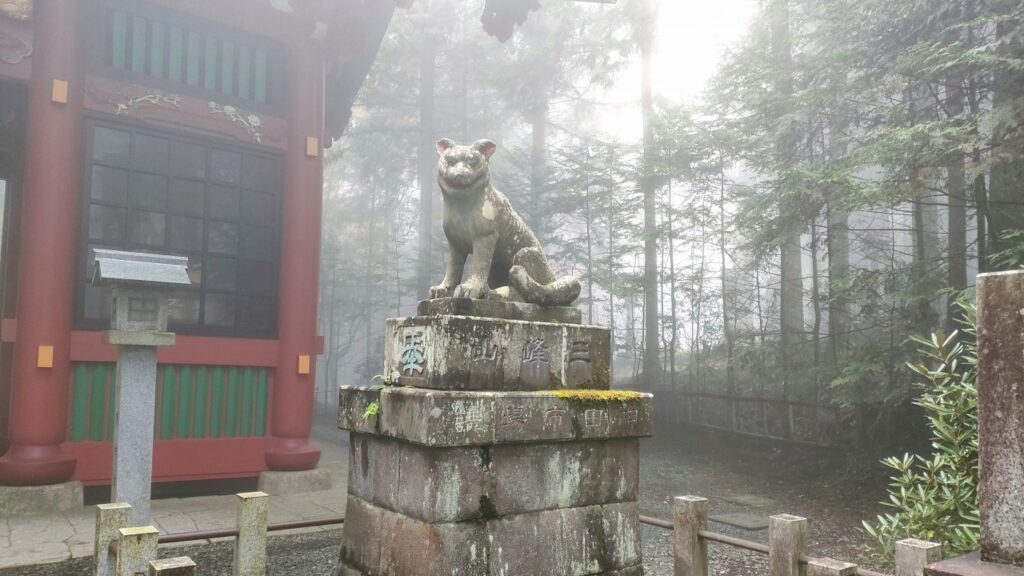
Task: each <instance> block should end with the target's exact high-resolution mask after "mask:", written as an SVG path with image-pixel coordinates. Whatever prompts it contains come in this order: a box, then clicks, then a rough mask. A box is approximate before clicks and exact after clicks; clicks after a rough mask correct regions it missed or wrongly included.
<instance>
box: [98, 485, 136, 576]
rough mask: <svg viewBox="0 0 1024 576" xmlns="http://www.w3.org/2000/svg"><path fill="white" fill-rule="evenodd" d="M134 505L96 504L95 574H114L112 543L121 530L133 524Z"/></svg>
mask: <svg viewBox="0 0 1024 576" xmlns="http://www.w3.org/2000/svg"><path fill="white" fill-rule="evenodd" d="M131 515H132V506H131V504H128V503H126V502H115V503H113V504H100V505H98V506H96V541H95V545H94V547H93V555H92V573H93V576H114V568H115V565H114V564H115V561H116V559H115V558H112V557H111V555H110V545H111V544H112V543H114V542H117V540H118V538H120V536H121V533H120V532H119V530H120V529H121V528H125V527H127V526H129V525H130V524H131Z"/></svg>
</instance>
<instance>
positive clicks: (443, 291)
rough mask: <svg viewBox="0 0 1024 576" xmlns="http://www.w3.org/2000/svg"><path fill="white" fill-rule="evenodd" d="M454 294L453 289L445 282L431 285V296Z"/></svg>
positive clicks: (447, 296) (448, 296)
mask: <svg viewBox="0 0 1024 576" xmlns="http://www.w3.org/2000/svg"><path fill="white" fill-rule="evenodd" d="M451 295H452V289H451V287H449V286H445V285H444V284H438V285H437V286H431V287H430V297H431V298H450V297H451Z"/></svg>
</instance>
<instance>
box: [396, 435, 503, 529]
mask: <svg viewBox="0 0 1024 576" xmlns="http://www.w3.org/2000/svg"><path fill="white" fill-rule="evenodd" d="M483 450H484V449H481V448H427V447H424V446H416V445H413V444H403V445H402V449H401V456H400V463H399V475H400V477H401V478H402V481H401V482H399V485H398V502H397V505H396V506H395V508H394V509H395V510H398V511H400V512H402V513H403V514H407V515H409V516H412V517H413V518H418V519H420V520H424V521H426V522H457V521H461V520H469V519H473V518H479V517H480V516H481V515H482V511H481V497H482V496H484V495H485V494H486V489H487V484H488V481H489V478H488V469H487V464H488V463H487V462H485V461H484V459H483V457H482V454H481V452H482V451H483Z"/></svg>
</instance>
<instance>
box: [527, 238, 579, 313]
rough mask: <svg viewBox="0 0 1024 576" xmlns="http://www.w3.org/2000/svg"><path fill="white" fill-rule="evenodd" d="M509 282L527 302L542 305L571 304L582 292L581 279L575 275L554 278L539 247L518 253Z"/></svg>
mask: <svg viewBox="0 0 1024 576" xmlns="http://www.w3.org/2000/svg"><path fill="white" fill-rule="evenodd" d="M509 284H511V286H512V288H515V289H516V291H518V292H519V294H520V295H521V296H522V298H523V300H524V301H526V302H529V303H531V304H540V305H542V306H568V305H570V304H572V303H573V302H574V301H575V300H576V298H577V297H579V295H580V281H579V280H577V279H576V278H575V277H573V276H562V277H560V278H555V277H554V275H553V274H552V273H551V268H550V267H549V266H548V262H547V259H546V258H544V254H543V253H542V252H541V251H540V249H539V248H523V249H522V250H520V251H519V252H518V253H516V255H515V258H514V259H513V266H512V269H511V270H510V271H509Z"/></svg>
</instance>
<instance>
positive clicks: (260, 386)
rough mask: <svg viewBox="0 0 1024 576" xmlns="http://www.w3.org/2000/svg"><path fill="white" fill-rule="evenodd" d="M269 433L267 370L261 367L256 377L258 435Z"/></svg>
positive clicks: (256, 433) (256, 432)
mask: <svg viewBox="0 0 1024 576" xmlns="http://www.w3.org/2000/svg"><path fill="white" fill-rule="evenodd" d="M266 434H267V370H266V368H260V369H259V372H258V373H257V378H256V431H255V435H256V436H266Z"/></svg>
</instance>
